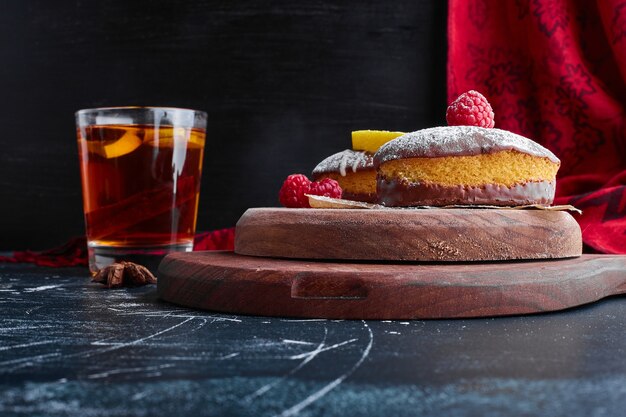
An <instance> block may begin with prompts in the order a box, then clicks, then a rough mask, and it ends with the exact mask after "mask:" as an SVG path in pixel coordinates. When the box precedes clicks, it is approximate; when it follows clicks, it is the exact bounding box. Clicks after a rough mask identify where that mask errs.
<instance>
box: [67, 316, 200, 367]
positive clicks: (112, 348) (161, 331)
mask: <svg viewBox="0 0 626 417" xmlns="http://www.w3.org/2000/svg"><path fill="white" fill-rule="evenodd" d="M193 319H194V317H190V318H188V319H187V320H183V321H181V322H180V323H178V324H175V325H173V326H170V327H168V328H167V329H163V330H160V331H158V332H156V333H153V334H151V335H150V336H146V337H142V338H140V339H136V340H133V341H130V342H124V343H120V344H119V345H114V346H110V347H108V348H104V349H97V350H95V351H89V352H85V353H81V354H78V355H69V356H81V357H85V358H88V357H90V356H93V355H97V354H99V353H104V352H110V351H112V350H116V349H120V348H123V347H126V346H133V345H137V344H139V343H142V342H145V341H146V340H148V339H152V338H153V337H157V336H160V335H162V334H163V333H167V332H169V331H172V330H174V329H175V328H177V327H180V326H182V325H183V324H185V323H187V322H189V321H191V320H193Z"/></svg>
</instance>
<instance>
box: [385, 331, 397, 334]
mask: <svg viewBox="0 0 626 417" xmlns="http://www.w3.org/2000/svg"><path fill="white" fill-rule="evenodd" d="M387 334H400V332H391V331H389V332H387Z"/></svg>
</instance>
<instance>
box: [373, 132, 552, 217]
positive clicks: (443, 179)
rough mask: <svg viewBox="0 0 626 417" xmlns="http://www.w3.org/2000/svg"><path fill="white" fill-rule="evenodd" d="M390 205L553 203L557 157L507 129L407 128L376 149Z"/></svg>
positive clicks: (383, 199) (381, 195)
mask: <svg viewBox="0 0 626 417" xmlns="http://www.w3.org/2000/svg"><path fill="white" fill-rule="evenodd" d="M374 165H375V167H376V169H377V193H378V202H379V203H381V204H384V205H386V206H391V207H398V206H447V205H495V206H517V205H527V204H551V203H552V202H553V200H554V191H555V185H556V173H557V171H558V169H559V166H560V161H559V159H558V158H557V157H556V156H555V155H554V154H553V153H552V152H550V151H549V150H548V149H546V148H544V147H543V146H541V145H539V144H538V143H536V142H534V141H532V140H530V139H528V138H525V137H523V136H520V135H517V134H514V133H512V132H509V131H506V130H500V129H495V128H482V127H477V126H443V127H435V128H430V129H424V130H419V131H417V132H412V133H407V134H405V135H403V136H400V137H399V138H397V139H395V140H392V141H390V142H388V143H386V144H385V145H383V146H382V147H381V148H380V149H379V150H378V151H377V152H376V154H375V155H374Z"/></svg>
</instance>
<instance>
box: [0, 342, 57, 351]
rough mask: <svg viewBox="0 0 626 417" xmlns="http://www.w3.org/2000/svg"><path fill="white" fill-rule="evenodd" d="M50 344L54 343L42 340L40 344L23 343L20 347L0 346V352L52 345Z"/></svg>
mask: <svg viewBox="0 0 626 417" xmlns="http://www.w3.org/2000/svg"><path fill="white" fill-rule="evenodd" d="M52 342H54V341H53V340H42V341H40V342H32V343H23V344H21V345H13V346H2V347H0V351H3V350H10V349H19V348H25V347H31V346H38V345H47V344H48V343H52Z"/></svg>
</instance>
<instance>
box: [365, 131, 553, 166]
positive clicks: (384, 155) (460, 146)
mask: <svg viewBox="0 0 626 417" xmlns="http://www.w3.org/2000/svg"><path fill="white" fill-rule="evenodd" d="M509 150H515V151H518V152H522V153H526V154H529V155H533V156H537V157H540V158H548V159H550V160H551V161H552V162H554V163H560V161H559V158H557V157H556V156H555V155H554V154H553V153H552V152H550V151H549V150H548V149H546V148H544V147H543V146H541V145H539V144H538V143H536V142H534V141H532V140H530V139H528V138H525V137H523V136H520V135H516V134H515V133H512V132H509V131H507V130H501V129H495V128H491V129H487V128H484V127H477V126H441V127H433V128H430V129H423V130H418V131H416V132H411V133H406V134H404V135H402V136H400V137H398V138H396V139H395V140H392V141H390V142H387V143H386V144H384V145H383V146H382V147H381V148H380V149H379V150H378V152H376V154H375V155H374V166H376V167H378V166H379V165H380V164H382V163H385V162H387V161H391V160H394V159H401V158H436V157H440V156H472V155H479V154H485V153H494V152H500V151H509Z"/></svg>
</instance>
